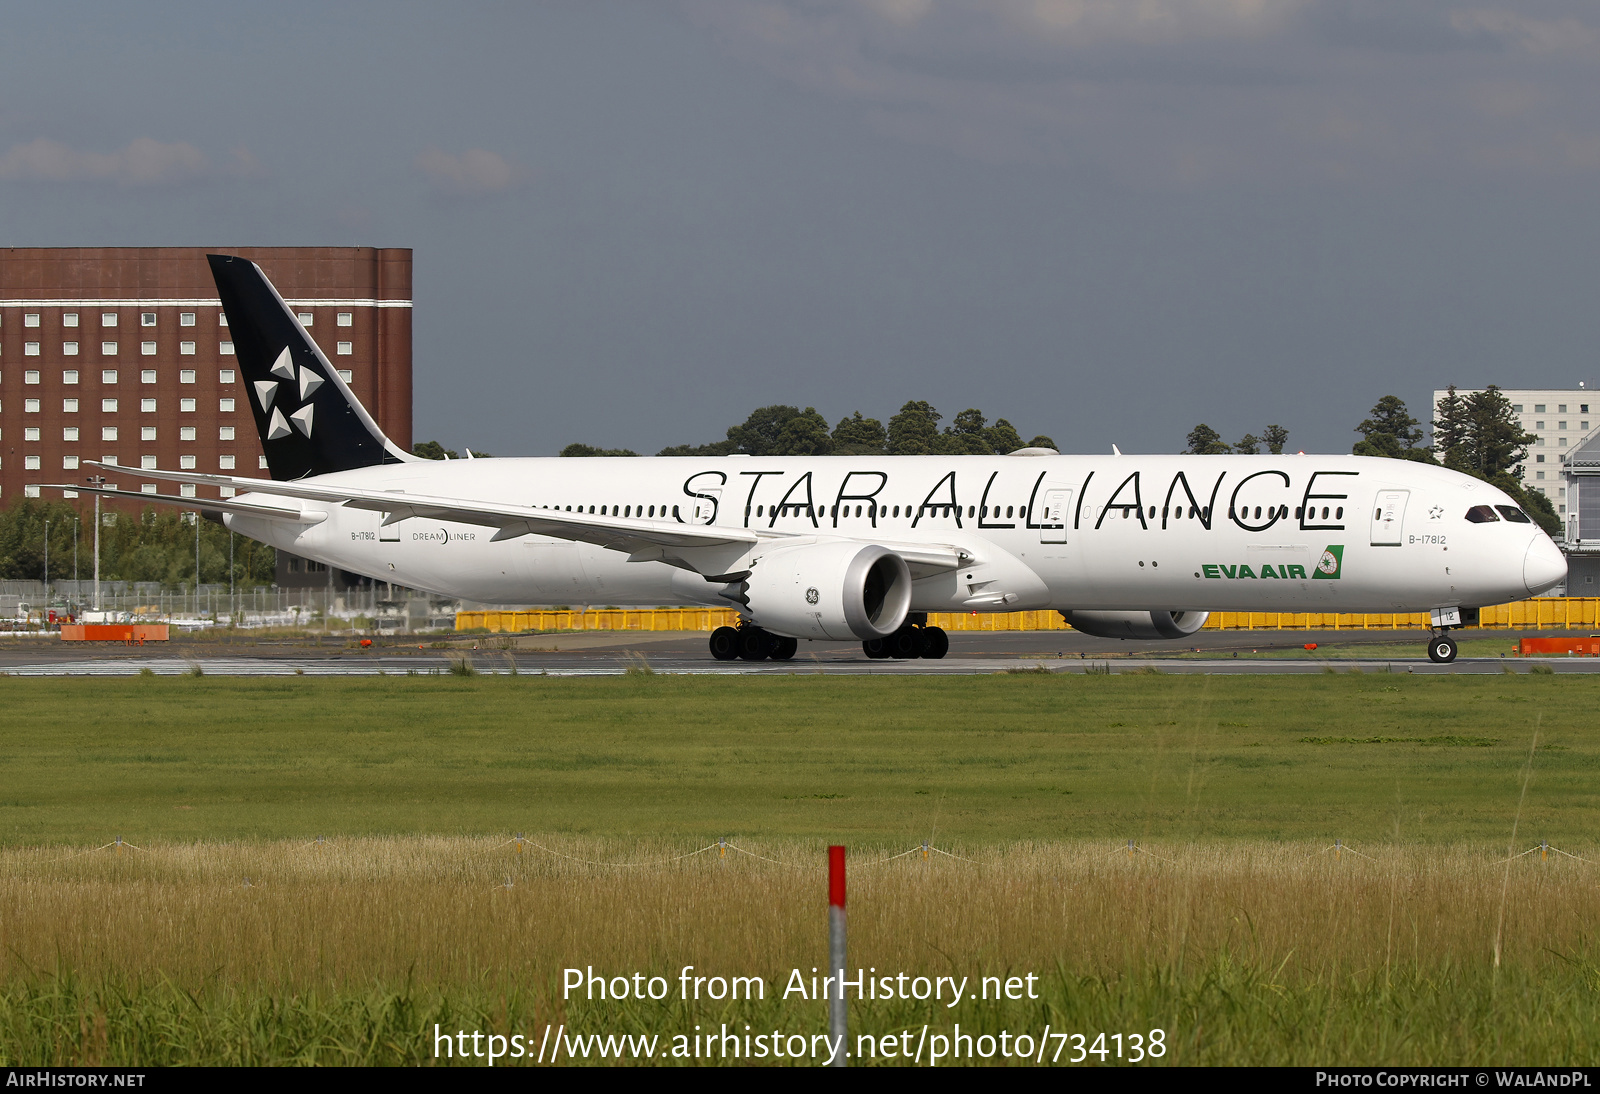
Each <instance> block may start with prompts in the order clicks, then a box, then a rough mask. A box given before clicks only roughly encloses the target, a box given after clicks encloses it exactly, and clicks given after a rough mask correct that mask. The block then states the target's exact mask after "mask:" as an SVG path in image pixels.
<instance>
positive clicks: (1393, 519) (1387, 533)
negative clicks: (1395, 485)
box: [1372, 490, 1411, 547]
mask: <svg viewBox="0 0 1600 1094" xmlns="http://www.w3.org/2000/svg"><path fill="white" fill-rule="evenodd" d="M1410 500H1411V491H1409V490H1380V491H1378V499H1377V501H1376V502H1374V503H1373V506H1372V545H1373V546H1374V547H1398V546H1400V545H1401V544H1402V543H1403V542H1405V541H1404V540H1402V539H1401V538H1400V534H1401V532H1402V531H1403V530H1404V527H1405V522H1406V502H1408V501H1410Z"/></svg>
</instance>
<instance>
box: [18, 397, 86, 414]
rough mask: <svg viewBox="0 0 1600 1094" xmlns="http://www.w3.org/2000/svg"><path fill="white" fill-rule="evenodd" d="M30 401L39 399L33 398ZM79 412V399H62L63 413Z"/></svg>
mask: <svg viewBox="0 0 1600 1094" xmlns="http://www.w3.org/2000/svg"><path fill="white" fill-rule="evenodd" d="M29 401H30V402H35V403H36V402H38V401H39V400H37V399H31V400H29ZM77 412H78V400H76V399H62V400H61V413H63V414H76V413H77Z"/></svg>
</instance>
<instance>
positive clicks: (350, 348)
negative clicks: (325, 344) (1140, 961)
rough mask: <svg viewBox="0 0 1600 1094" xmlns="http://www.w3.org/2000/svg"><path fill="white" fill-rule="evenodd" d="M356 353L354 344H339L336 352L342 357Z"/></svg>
mask: <svg viewBox="0 0 1600 1094" xmlns="http://www.w3.org/2000/svg"><path fill="white" fill-rule="evenodd" d="M355 351H356V349H355V343H354V342H340V343H338V346H337V351H336V352H337V353H338V355H339V356H340V357H349V356H350V355H351V354H352V353H354V352H355Z"/></svg>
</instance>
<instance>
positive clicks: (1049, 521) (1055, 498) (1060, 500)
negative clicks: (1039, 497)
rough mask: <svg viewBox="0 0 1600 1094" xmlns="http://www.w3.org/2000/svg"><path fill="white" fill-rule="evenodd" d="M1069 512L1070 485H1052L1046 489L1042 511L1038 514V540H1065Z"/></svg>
mask: <svg viewBox="0 0 1600 1094" xmlns="http://www.w3.org/2000/svg"><path fill="white" fill-rule="evenodd" d="M1071 513H1072V488H1071V487H1054V486H1053V487H1050V488H1048V489H1046V490H1045V492H1044V506H1043V512H1041V513H1040V514H1039V542H1040V543H1065V542H1067V520H1068V517H1069V516H1070V514H1071Z"/></svg>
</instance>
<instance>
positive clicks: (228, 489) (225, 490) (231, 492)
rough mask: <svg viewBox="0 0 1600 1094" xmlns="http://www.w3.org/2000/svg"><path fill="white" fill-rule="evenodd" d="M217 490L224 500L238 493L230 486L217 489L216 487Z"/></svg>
mask: <svg viewBox="0 0 1600 1094" xmlns="http://www.w3.org/2000/svg"><path fill="white" fill-rule="evenodd" d="M217 489H218V490H219V491H220V492H221V493H222V496H223V497H225V498H231V497H233V496H234V495H235V494H237V493H238V491H237V490H235V489H234V488H233V487H231V486H219V487H217Z"/></svg>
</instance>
